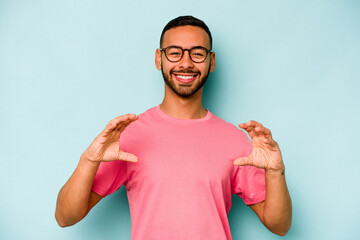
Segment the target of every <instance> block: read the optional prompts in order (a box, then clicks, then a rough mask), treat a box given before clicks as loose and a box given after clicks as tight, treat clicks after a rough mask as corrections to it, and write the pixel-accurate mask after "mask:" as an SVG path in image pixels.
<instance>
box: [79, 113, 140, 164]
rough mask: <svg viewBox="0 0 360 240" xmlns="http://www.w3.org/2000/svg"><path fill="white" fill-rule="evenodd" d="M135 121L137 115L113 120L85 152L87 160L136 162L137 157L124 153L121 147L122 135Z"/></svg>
mask: <svg viewBox="0 0 360 240" xmlns="http://www.w3.org/2000/svg"><path fill="white" fill-rule="evenodd" d="M135 120H137V117H136V116H135V115H125V116H120V117H117V118H115V119H113V120H111V121H110V122H109V124H108V125H107V126H106V128H105V129H104V131H102V132H101V133H100V134H99V136H97V137H96V138H95V140H94V141H93V142H92V143H91V145H90V146H89V148H88V149H87V150H86V151H85V154H86V156H87V158H88V159H89V160H92V161H114V160H124V161H136V160H137V158H136V156H134V155H132V154H130V153H126V152H124V151H122V150H121V149H120V147H119V138H120V135H121V133H122V132H123V131H124V130H125V128H126V127H127V126H128V125H129V124H130V123H131V122H132V121H135Z"/></svg>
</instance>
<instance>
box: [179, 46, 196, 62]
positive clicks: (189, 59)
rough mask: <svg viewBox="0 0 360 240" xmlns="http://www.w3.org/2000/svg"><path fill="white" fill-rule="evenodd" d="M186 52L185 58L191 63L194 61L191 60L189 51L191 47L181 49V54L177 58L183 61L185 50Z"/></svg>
mask: <svg viewBox="0 0 360 240" xmlns="http://www.w3.org/2000/svg"><path fill="white" fill-rule="evenodd" d="M186 51H187V52H188V56H187V60H188V61H189V62H191V63H193V62H194V61H193V60H192V58H191V54H190V51H191V49H182V55H181V58H180V59H179V61H183V60H184V58H185V52H186Z"/></svg>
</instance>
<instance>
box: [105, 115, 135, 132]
mask: <svg viewBox="0 0 360 240" xmlns="http://www.w3.org/2000/svg"><path fill="white" fill-rule="evenodd" d="M137 119H138V116H136V115H135V114H127V115H123V116H119V117H116V118H114V119H112V120H111V121H110V122H109V123H108V125H107V126H106V127H105V129H104V130H103V133H104V134H108V133H110V132H111V131H113V130H114V129H116V128H120V127H121V126H122V125H123V124H126V123H127V121H129V123H130V122H132V121H135V120H137Z"/></svg>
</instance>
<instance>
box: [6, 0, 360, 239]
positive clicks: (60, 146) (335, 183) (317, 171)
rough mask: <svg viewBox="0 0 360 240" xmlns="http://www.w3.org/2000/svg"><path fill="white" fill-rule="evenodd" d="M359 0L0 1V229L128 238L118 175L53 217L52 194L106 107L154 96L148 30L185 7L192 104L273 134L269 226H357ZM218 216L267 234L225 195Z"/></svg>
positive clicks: (15, 234)
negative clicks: (277, 206)
mask: <svg viewBox="0 0 360 240" xmlns="http://www.w3.org/2000/svg"><path fill="white" fill-rule="evenodd" d="M359 13H360V2H359V1H355V0H352V1H351V0H338V1H335V0H334V1H332V0H331V1H317V0H315V1H300V0H294V1H285V0H283V1H281V0H277V1H265V0H259V1H251V0H247V1H235V0H231V1H209V0H207V1H193V0H183V1H165V0H157V1H156V0H155V1H120V0H111V1H110V0H105V1H95V0H86V1H85V0H63V1H47V0H34V1H25V0H22V1H21V0H0V81H1V82H0V83H1V85H0V103H1V105H0V106H1V107H0V113H1V118H0V126H1V134H0V160H1V164H0V168H1V174H0V194H1V197H0V238H1V239H4V240H11V239H16V240H18V239H21V240H22V239H38V240H42V239H44V240H45V239H46V240H47V239H52V240H63V239H86V240H93V239H130V226H131V223H130V214H129V207H128V201H127V196H126V191H125V188H124V187H122V188H121V189H120V190H119V191H117V192H116V193H114V194H113V195H111V196H109V197H107V198H105V199H104V200H103V201H101V202H100V203H99V204H98V205H97V206H96V207H95V208H94V209H93V210H92V211H91V212H90V214H89V215H88V216H87V217H86V218H85V219H84V220H83V221H82V222H80V223H78V224H77V225H75V226H72V227H70V228H65V229H62V228H60V227H58V226H57V224H56V221H55V218H54V211H55V204H56V198H57V193H58V191H59V190H60V188H61V187H62V185H63V184H64V183H65V182H66V180H67V179H68V178H69V176H70V175H71V173H72V171H73V170H74V169H75V167H76V165H77V162H78V159H79V157H80V155H81V153H82V152H83V151H84V150H85V149H86V148H87V146H88V145H89V144H90V143H91V141H92V140H93V139H94V138H95V137H96V136H97V134H98V133H100V131H102V129H103V128H104V127H105V126H106V124H107V122H108V121H109V120H110V119H112V118H114V117H116V116H119V115H123V114H126V113H136V114H139V113H142V112H143V111H145V110H146V109H147V108H149V107H152V106H155V105H158V104H159V103H160V101H161V100H162V98H163V91H164V90H163V88H164V86H163V85H164V84H163V80H162V76H161V73H160V72H159V71H158V70H156V68H155V65H154V53H155V49H156V48H157V47H158V46H159V37H160V33H161V31H162V28H163V27H164V26H165V24H166V23H167V22H168V21H169V20H171V19H173V18H175V17H177V16H179V15H187V14H191V15H194V16H196V17H199V18H200V19H203V20H204V21H205V22H206V23H207V24H208V26H209V27H210V29H211V31H212V34H213V38H214V46H213V50H214V51H215V52H216V69H215V71H214V72H213V74H211V76H210V77H209V79H208V83H207V85H206V87H205V93H204V104H205V106H206V107H207V108H209V109H210V110H211V111H212V112H214V113H215V114H217V115H218V116H220V117H222V118H224V119H225V120H226V121H229V122H231V123H233V124H238V123H240V122H246V121H248V120H251V119H254V120H257V121H260V122H262V123H263V124H264V125H265V126H267V127H269V128H270V129H271V130H272V132H273V136H274V138H275V139H276V140H277V141H278V143H279V144H280V147H281V150H282V153H283V157H284V161H285V165H286V177H287V181H288V187H289V190H290V194H291V197H292V201H293V224H292V228H291V229H290V231H289V233H288V235H286V236H285V237H284V238H283V239H291V240H295V239H296V240H303V239H307V240H313V239H314V240H315V239H327V240H331V239H349V240H353V239H359V234H360V217H359V215H360V207H359V197H360V187H359V186H358V185H359V183H360V175H359V167H360V164H359V144H360V141H359V136H360V131H359V126H358V125H359V122H360V94H359V93H358V92H359V90H360V83H359V82H360V67H359V66H360V57H359V56H360V14H359ZM229 220H230V227H231V231H232V235H233V238H234V239H235V240H237V239H280V237H278V236H276V235H274V234H272V233H270V232H269V231H268V230H267V229H266V228H265V227H264V226H263V225H262V224H261V223H260V221H259V220H258V219H257V217H256V216H255V214H254V213H253V212H252V211H251V210H250V209H249V208H248V207H246V206H245V205H244V203H243V201H242V200H241V199H240V198H239V197H237V196H233V207H232V209H231V210H230V213H229ZM184 230H185V229H184ZM185 231H186V230H185Z"/></svg>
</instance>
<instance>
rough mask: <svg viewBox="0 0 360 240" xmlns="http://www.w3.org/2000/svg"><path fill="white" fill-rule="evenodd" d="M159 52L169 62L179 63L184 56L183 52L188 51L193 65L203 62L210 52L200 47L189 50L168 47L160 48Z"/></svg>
mask: <svg viewBox="0 0 360 240" xmlns="http://www.w3.org/2000/svg"><path fill="white" fill-rule="evenodd" d="M160 50H161V51H163V52H165V57H166V58H167V60H169V61H170V62H178V61H180V60H181V59H182V57H183V56H184V52H185V51H188V52H189V57H190V59H191V61H193V62H195V63H202V62H203V61H205V59H206V57H207V55H208V53H209V52H211V51H210V50H208V49H206V48H204V47H201V46H198V47H193V48H191V49H182V48H181V47H176V46H169V47H167V48H160Z"/></svg>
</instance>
